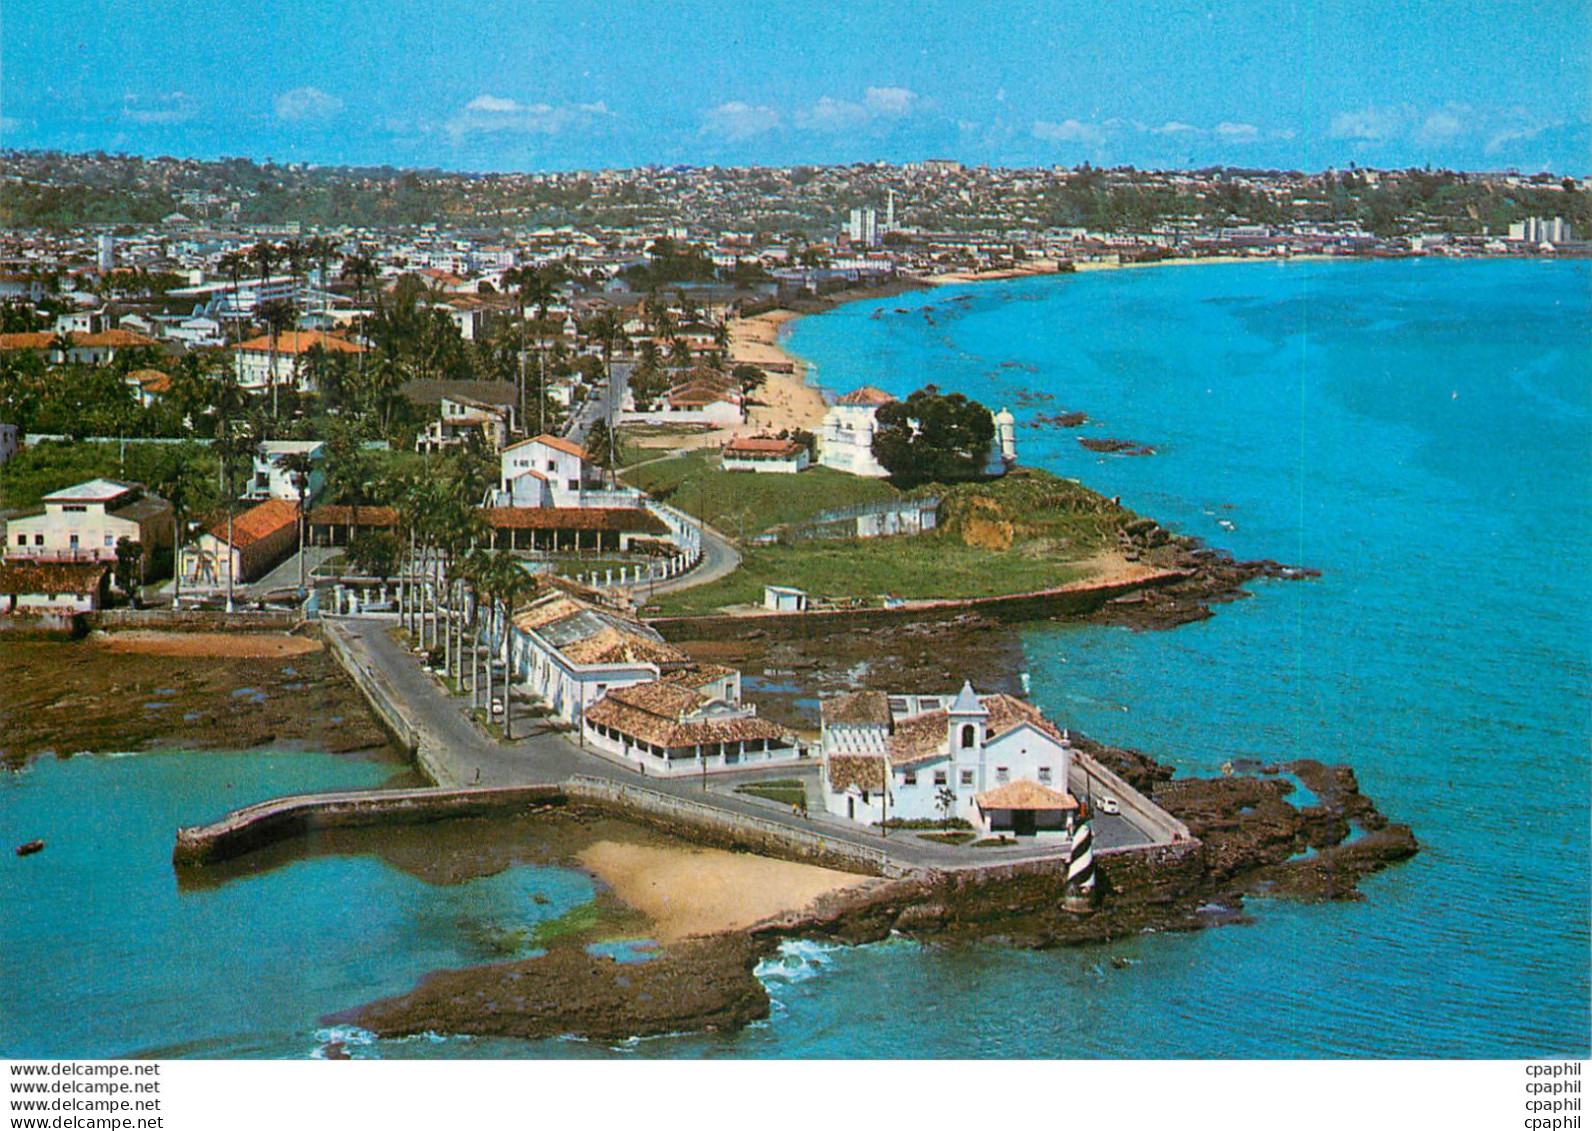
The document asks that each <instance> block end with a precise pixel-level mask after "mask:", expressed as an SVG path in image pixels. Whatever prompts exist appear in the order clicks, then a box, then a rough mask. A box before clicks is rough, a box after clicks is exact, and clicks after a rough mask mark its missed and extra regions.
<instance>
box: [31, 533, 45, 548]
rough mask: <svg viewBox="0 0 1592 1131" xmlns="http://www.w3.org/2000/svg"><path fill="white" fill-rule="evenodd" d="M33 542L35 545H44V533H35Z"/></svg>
mask: <svg viewBox="0 0 1592 1131" xmlns="http://www.w3.org/2000/svg"><path fill="white" fill-rule="evenodd" d="M33 544H34V545H35V546H42V545H44V535H42V534H35V535H34V536H33Z"/></svg>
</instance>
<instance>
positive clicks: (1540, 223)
mask: <svg viewBox="0 0 1592 1131" xmlns="http://www.w3.org/2000/svg"><path fill="white" fill-rule="evenodd" d="M1509 238H1510V239H1512V240H1523V241H1525V242H1526V243H1537V244H1541V243H1564V242H1565V241H1566V240H1568V239H1569V238H1570V225H1569V224H1567V223H1565V219H1564V217H1563V216H1554V217H1552V218H1551V219H1550V218H1548V217H1545V216H1532V217H1529V218H1528V219H1525V220H1517V221H1515V222H1514V223H1513V224H1510V225H1509Z"/></svg>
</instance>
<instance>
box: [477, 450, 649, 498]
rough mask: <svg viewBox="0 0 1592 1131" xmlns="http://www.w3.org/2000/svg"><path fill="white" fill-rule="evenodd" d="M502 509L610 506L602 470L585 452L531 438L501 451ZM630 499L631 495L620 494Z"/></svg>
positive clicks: (500, 484) (611, 493)
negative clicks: (510, 507) (603, 483)
mask: <svg viewBox="0 0 1592 1131" xmlns="http://www.w3.org/2000/svg"><path fill="white" fill-rule="evenodd" d="M498 465H499V474H500V483H499V486H500V487H501V489H502V491H503V492H504V494H505V495H507V496H508V498H507V499H505V500H503V501H502V505H506V506H515V507H579V506H586V505H594V506H613V505H615V497H614V492H611V491H605V490H604V489H603V486H602V469H601V468H600V467H598V466H597V465H596V464H595V463H592V462H591V459H590V457H588V456H587V454H586V449H585V448H582V447H581V446H580V445H579V444H577V443H575V442H574V441H572V440H566V439H564V438H563V437H561V436H549V435H541V436H533V437H532V438H531V439H529V440H521V441H520V442H519V443H517V444H510V445H509V446H508V447H506V448H504V449H503V451H502V453H501V455H500V456H499V460H498ZM621 493H622V494H627V495H631V496H633V494H634V493H633V492H621Z"/></svg>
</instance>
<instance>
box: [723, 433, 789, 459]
mask: <svg viewBox="0 0 1592 1131" xmlns="http://www.w3.org/2000/svg"><path fill="white" fill-rule="evenodd" d="M801 450H802V445H801V444H798V443H797V442H796V441H795V440H778V439H775V438H774V437H772V436H746V437H742V438H741V439H736V440H730V441H729V442H728V443H726V444H725V445H724V454H725V455H727V456H730V457H731V458H736V457H739V458H741V459H795V458H796V456H797V455H798V454H800V452H801Z"/></svg>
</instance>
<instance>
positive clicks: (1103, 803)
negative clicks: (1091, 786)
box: [1095, 797, 1122, 817]
mask: <svg viewBox="0 0 1592 1131" xmlns="http://www.w3.org/2000/svg"><path fill="white" fill-rule="evenodd" d="M1095 808H1097V809H1099V810H1100V812H1102V813H1109V814H1110V815H1111V816H1113V817H1115V816H1117V815H1119V814H1120V813H1121V812H1122V806H1120V805H1118V804H1117V799H1116V798H1115V797H1102V798H1101V799H1100V800H1099V801H1097V802H1095Z"/></svg>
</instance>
